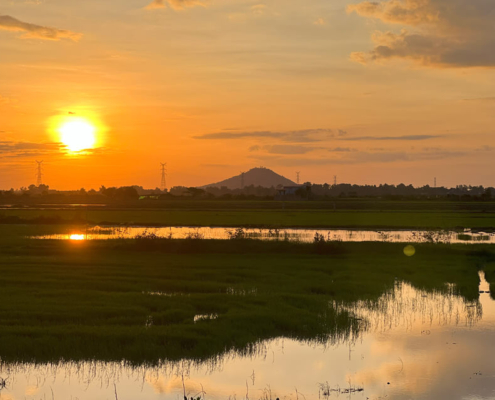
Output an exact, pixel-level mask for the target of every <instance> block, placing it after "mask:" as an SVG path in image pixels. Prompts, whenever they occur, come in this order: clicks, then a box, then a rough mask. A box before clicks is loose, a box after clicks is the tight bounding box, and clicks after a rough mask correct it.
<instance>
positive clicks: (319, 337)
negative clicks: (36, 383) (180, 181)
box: [0, 227, 495, 363]
mask: <svg viewBox="0 0 495 400" xmlns="http://www.w3.org/2000/svg"><path fill="white" fill-rule="evenodd" d="M4 228H5V227H3V228H2V229H1V230H0V233H2V234H5V231H4ZM18 229H21V227H19V228H18ZM23 229H27V228H26V227H24V228H23ZM37 229H39V228H37ZM10 233H11V234H10V237H9V239H8V240H7V239H6V240H2V242H1V244H0V246H1V247H0V286H1V288H2V290H1V291H0V315H1V316H2V318H1V319H0V357H1V358H2V359H3V360H13V361H53V360H58V359H60V358H64V359H70V360H84V359H98V360H121V359H126V360H129V361H131V362H135V363H142V362H150V363H151V362H155V361H157V360H158V359H160V358H166V359H172V360H174V359H181V358H184V357H185V358H191V359H198V360H202V359H206V358H209V357H213V356H216V355H219V354H222V353H224V352H226V351H230V350H235V351H239V352H241V353H242V352H247V351H249V350H250V349H252V348H253V346H254V345H255V344H256V343H259V342H260V341H261V340H263V339H269V338H274V337H281V336H282V337H290V338H295V339H299V340H306V341H314V342H325V341H328V340H329V341H332V340H333V341H339V340H345V339H346V338H348V337H349V336H351V335H353V334H355V333H356V332H357V331H358V330H359V326H360V324H359V322H358V321H356V320H354V319H352V318H350V317H349V315H347V314H346V313H342V314H338V313H337V312H336V311H334V310H333V309H332V308H329V306H328V305H329V303H330V302H332V301H334V300H336V301H342V302H352V301H356V300H359V299H361V300H374V299H377V298H378V297H379V296H380V295H381V294H383V293H384V292H385V291H386V290H389V289H391V288H392V287H393V285H394V282H395V281H396V279H400V280H405V281H408V282H411V283H412V284H413V285H415V286H417V287H420V288H424V289H427V290H440V291H445V290H447V289H446V285H445V283H446V282H450V283H454V284H455V285H456V288H457V289H456V290H457V291H458V293H459V294H460V295H462V296H464V297H465V298H466V299H469V300H474V299H477V298H478V281H479V279H478V275H477V271H478V269H480V268H485V270H486V271H487V277H488V279H492V278H493V281H494V282H495V273H494V271H495V264H494V261H493V260H494V256H493V254H492V250H491V248H490V247H484V246H482V247H479V246H476V248H475V249H476V250H475V251H473V250H472V249H473V248H471V247H469V246H458V247H456V246H443V245H435V246H434V245H421V246H418V247H417V253H416V255H415V256H414V257H410V258H408V257H405V256H404V254H403V246H401V245H395V244H373V243H368V244H338V245H335V244H330V245H329V246H328V247H326V248H325V249H324V251H322V250H321V247H320V248H318V247H317V246H315V245H313V244H294V243H284V242H281V243H267V242H258V241H244V240H239V241H224V242H217V241H202V242H200V241H197V240H166V239H165V240H157V241H151V242H150V241H146V242H145V243H143V242H140V241H135V240H134V241H132V240H130V241H118V242H112V243H110V242H80V243H75V242H57V241H28V240H25V239H23V238H22V237H21V236H19V235H16V234H15V233H16V232H14V233H12V232H10ZM17 233H20V231H17ZM150 243H151V244H150ZM201 316H202V317H201ZM206 316H208V317H206ZM195 319H196V321H195Z"/></svg>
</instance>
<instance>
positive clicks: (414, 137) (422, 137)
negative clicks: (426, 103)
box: [340, 135, 440, 142]
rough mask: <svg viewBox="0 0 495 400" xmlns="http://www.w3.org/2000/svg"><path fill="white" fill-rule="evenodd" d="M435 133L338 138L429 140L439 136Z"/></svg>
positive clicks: (349, 139) (359, 139)
mask: <svg viewBox="0 0 495 400" xmlns="http://www.w3.org/2000/svg"><path fill="white" fill-rule="evenodd" d="M439 137H440V136H437V135H405V136H357V137H346V138H341V139H340V140H347V141H355V142H357V141H373V140H383V141H386V140H391V141H396V140H405V141H416V140H429V139H435V138H439Z"/></svg>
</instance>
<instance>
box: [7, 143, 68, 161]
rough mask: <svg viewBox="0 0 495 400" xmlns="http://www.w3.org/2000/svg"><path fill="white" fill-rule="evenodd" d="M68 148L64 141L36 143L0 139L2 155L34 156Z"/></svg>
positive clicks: (59, 151) (58, 151) (57, 152)
mask: <svg viewBox="0 0 495 400" xmlns="http://www.w3.org/2000/svg"><path fill="white" fill-rule="evenodd" d="M65 150H66V146H65V145H64V144H62V143H56V142H49V143H34V142H13V141H0V157H1V158H4V157H34V156H39V155H45V154H46V155H49V154H60V153H61V152H63V151H65Z"/></svg>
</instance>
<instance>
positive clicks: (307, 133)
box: [194, 129, 345, 143]
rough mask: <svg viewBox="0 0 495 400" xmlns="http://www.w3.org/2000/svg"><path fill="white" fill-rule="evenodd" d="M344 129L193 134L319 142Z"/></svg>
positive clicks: (208, 137) (203, 136) (198, 137)
mask: <svg viewBox="0 0 495 400" xmlns="http://www.w3.org/2000/svg"><path fill="white" fill-rule="evenodd" d="M344 134H345V131H342V130H338V131H334V130H332V129H303V130H296V131H245V132H215V133H206V134H204V135H198V136H194V138H195V139H210V140H213V139H229V140H230V139H245V138H252V139H266V138H269V139H280V140H282V141H285V142H294V143H307V142H308V143H309V142H320V141H324V140H327V139H329V138H333V137H335V136H336V135H338V136H342V135H344Z"/></svg>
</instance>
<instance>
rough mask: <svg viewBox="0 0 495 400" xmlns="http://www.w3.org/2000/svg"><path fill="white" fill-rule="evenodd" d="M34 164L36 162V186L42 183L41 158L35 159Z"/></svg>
mask: <svg viewBox="0 0 495 400" xmlns="http://www.w3.org/2000/svg"><path fill="white" fill-rule="evenodd" d="M36 164H38V166H37V167H36V186H40V185H42V184H43V160H41V161H38V160H36Z"/></svg>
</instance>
